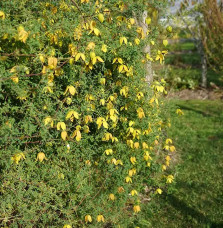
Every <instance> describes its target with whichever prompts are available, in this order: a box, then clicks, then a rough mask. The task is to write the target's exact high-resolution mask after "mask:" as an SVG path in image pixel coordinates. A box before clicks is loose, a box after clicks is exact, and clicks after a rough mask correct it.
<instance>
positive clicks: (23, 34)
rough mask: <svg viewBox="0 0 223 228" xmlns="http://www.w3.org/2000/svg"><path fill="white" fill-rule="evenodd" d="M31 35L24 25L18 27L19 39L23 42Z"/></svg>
mask: <svg viewBox="0 0 223 228" xmlns="http://www.w3.org/2000/svg"><path fill="white" fill-rule="evenodd" d="M28 36H29V33H28V32H26V31H25V29H24V28H23V26H19V27H18V39H19V40H20V41H22V42H23V43H25V42H26V40H27V38H28Z"/></svg>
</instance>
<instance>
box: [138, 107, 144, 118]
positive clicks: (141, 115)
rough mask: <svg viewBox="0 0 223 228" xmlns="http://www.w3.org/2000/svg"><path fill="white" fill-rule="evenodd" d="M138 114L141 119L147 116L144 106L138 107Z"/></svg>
mask: <svg viewBox="0 0 223 228" xmlns="http://www.w3.org/2000/svg"><path fill="white" fill-rule="evenodd" d="M137 114H138V117H139V119H142V118H144V117H145V113H144V111H143V109H142V108H138V109H137Z"/></svg>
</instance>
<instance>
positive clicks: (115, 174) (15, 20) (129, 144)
mask: <svg viewBox="0 0 223 228" xmlns="http://www.w3.org/2000/svg"><path fill="white" fill-rule="evenodd" d="M134 2H135V1H127V0H126V1H116V0H112V1H99V0H98V1H90V0H79V1H75V0H60V1H59V0H52V1H49V3H48V2H46V1H28V0H14V1H8V0H2V1H1V2H0V27H1V29H0V55H1V56H0V76H1V78H0V91H1V93H0V102H1V109H0V112H1V118H0V155H1V160H0V169H1V187H0V204H1V207H0V214H1V216H0V223H1V224H2V225H5V226H9V227H63V226H64V227H71V226H73V227H86V226H88V227H103V226H105V225H106V227H113V226H117V227H118V226H119V227H121V226H122V227H131V226H133V225H134V223H133V221H134V219H135V218H137V213H138V212H140V210H141V208H142V207H143V205H142V204H141V201H142V198H143V197H144V195H145V194H147V195H148V196H147V197H153V196H154V195H156V194H161V193H162V189H163V188H165V186H166V185H168V184H169V183H171V182H172V181H173V176H172V175H171V174H170V173H169V171H168V166H169V162H170V160H171V153H170V152H171V151H172V152H173V151H174V150H175V148H174V146H173V145H172V141H171V140H170V139H167V140H166V139H165V138H164V136H163V134H164V133H163V132H164V131H163V129H165V128H166V127H169V126H170V123H169V120H164V119H163V118H162V102H160V101H159V98H160V95H161V94H162V93H163V92H164V84H165V82H164V81H163V80H162V81H161V82H155V83H154V84H153V85H152V86H151V87H148V85H147V83H145V70H144V64H145V62H146V61H147V59H148V56H147V59H146V56H145V54H144V53H143V52H142V50H143V47H144V45H145V44H146V43H147V42H150V41H156V37H157V36H158V34H159V32H158V30H157V29H156V27H155V25H154V26H153V25H152V24H151V25H150V28H149V29H150V33H149V36H148V37H147V38H145V37H146V36H145V34H144V32H143V30H142V28H141V27H138V26H137V24H136V21H135V19H134V18H133V14H132V12H134V14H135V15H140V14H141V12H142V11H143V10H144V9H146V8H148V7H150V11H149V12H150V13H151V15H153V16H151V18H152V21H153V18H154V17H157V13H158V11H157V10H156V8H159V7H162V4H161V3H155V2H156V1H154V3H153V2H152V1H151V3H150V5H148V4H145V2H143V1H137V3H134ZM147 22H148V24H149V23H150V19H149V18H148V20H147ZM152 44H153V42H152ZM162 48H163V47H160V48H159V49H160V51H159V50H157V49H155V48H154V50H153V52H152V57H153V58H154V59H156V60H157V61H161V60H162V59H163V58H164V53H165V52H163V53H162V52H161V51H162ZM169 154H170V155H169Z"/></svg>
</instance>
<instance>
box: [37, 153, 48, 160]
mask: <svg viewBox="0 0 223 228" xmlns="http://www.w3.org/2000/svg"><path fill="white" fill-rule="evenodd" d="M44 159H45V160H47V158H46V155H45V154H44V153H43V152H39V153H38V154H37V158H36V160H37V161H38V160H39V161H40V162H42V161H43V160H44Z"/></svg>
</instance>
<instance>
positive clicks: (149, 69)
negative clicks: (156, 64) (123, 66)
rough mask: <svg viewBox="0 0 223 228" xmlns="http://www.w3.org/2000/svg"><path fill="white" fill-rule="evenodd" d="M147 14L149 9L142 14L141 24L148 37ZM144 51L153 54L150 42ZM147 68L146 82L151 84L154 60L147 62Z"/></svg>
mask: <svg viewBox="0 0 223 228" xmlns="http://www.w3.org/2000/svg"><path fill="white" fill-rule="evenodd" d="M147 16H148V14H147V11H144V12H143V15H142V23H141V24H142V28H143V32H144V34H145V36H146V37H147V32H148V25H147V24H146V18H147ZM144 53H145V54H149V55H151V48H150V44H147V45H146V46H145V48H144ZM145 68H146V82H147V83H148V84H149V85H150V84H151V83H152V81H153V71H152V62H151V61H147V62H146V64H145Z"/></svg>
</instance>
